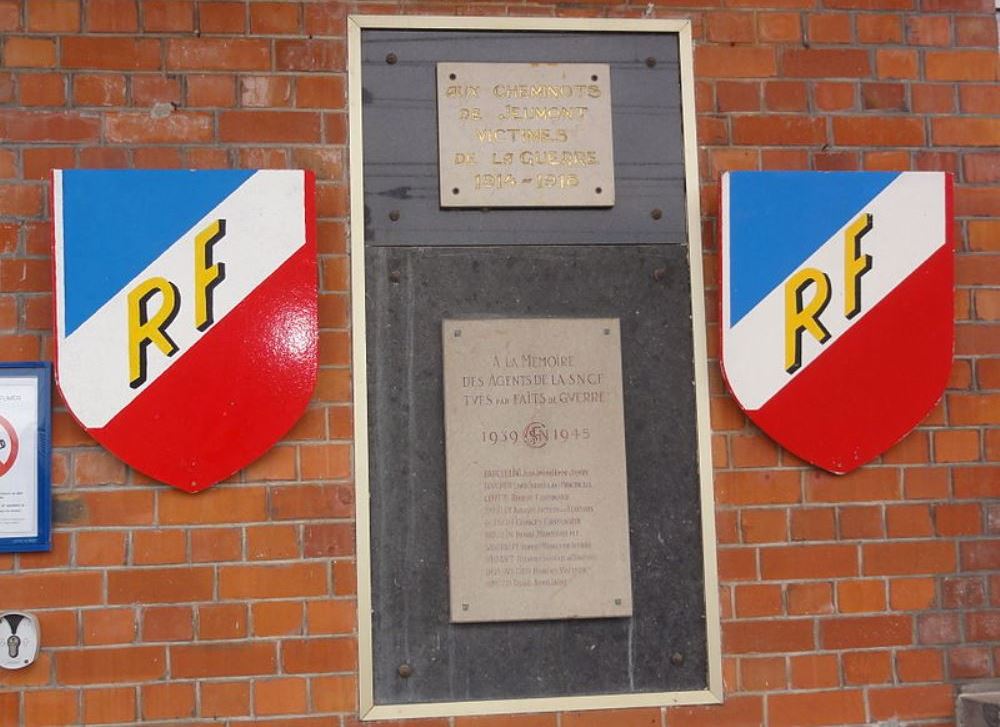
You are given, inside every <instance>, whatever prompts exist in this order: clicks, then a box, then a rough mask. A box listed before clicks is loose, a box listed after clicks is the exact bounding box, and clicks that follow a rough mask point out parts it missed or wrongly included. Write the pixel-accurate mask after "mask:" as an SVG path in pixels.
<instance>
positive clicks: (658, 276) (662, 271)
mask: <svg viewBox="0 0 1000 727" xmlns="http://www.w3.org/2000/svg"><path fill="white" fill-rule="evenodd" d="M665 277H667V269H666V268H657V269H656V270H654V271H653V280H655V281H657V282H659V281H661V280H663V279H664V278H665Z"/></svg>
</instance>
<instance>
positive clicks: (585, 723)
mask: <svg viewBox="0 0 1000 727" xmlns="http://www.w3.org/2000/svg"><path fill="white" fill-rule="evenodd" d="M608 720H614V722H615V725H616V727H657V725H659V724H660V710H658V709H629V710H625V711H617V710H616V711H611V710H600V711H595V712H567V713H565V714H563V715H562V727H602V726H603V725H606V724H609V722H608ZM350 727H354V725H350ZM427 727H444V725H437V724H429V725H427ZM497 727H500V726H497Z"/></svg>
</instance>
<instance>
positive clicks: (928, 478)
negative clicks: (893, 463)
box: [903, 467, 950, 500]
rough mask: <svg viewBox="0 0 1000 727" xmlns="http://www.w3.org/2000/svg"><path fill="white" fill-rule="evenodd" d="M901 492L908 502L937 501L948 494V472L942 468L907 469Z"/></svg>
mask: <svg viewBox="0 0 1000 727" xmlns="http://www.w3.org/2000/svg"><path fill="white" fill-rule="evenodd" d="M903 477H904V482H903V490H904V492H905V493H906V498H907V499H908V500H928V499H929V500H937V499H942V498H947V497H948V495H949V493H950V486H949V484H948V470H947V469H945V468H944V467H919V468H912V469H907V470H906V472H905V474H904V476H903Z"/></svg>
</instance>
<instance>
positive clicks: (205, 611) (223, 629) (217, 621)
mask: <svg viewBox="0 0 1000 727" xmlns="http://www.w3.org/2000/svg"><path fill="white" fill-rule="evenodd" d="M246 635H247V607H246V605H245V604H242V603H214V604H208V605H204V606H201V607H199V609H198V637H199V638H200V639H205V640H211V639H239V638H244V637H245V636H246Z"/></svg>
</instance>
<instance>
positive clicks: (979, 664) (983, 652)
mask: <svg viewBox="0 0 1000 727" xmlns="http://www.w3.org/2000/svg"><path fill="white" fill-rule="evenodd" d="M948 675H949V676H950V677H951V678H952V679H981V678H983V677H988V676H990V675H991V668H990V650H989V648H986V647H972V646H968V647H964V648H959V649H950V650H949V651H948Z"/></svg>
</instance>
